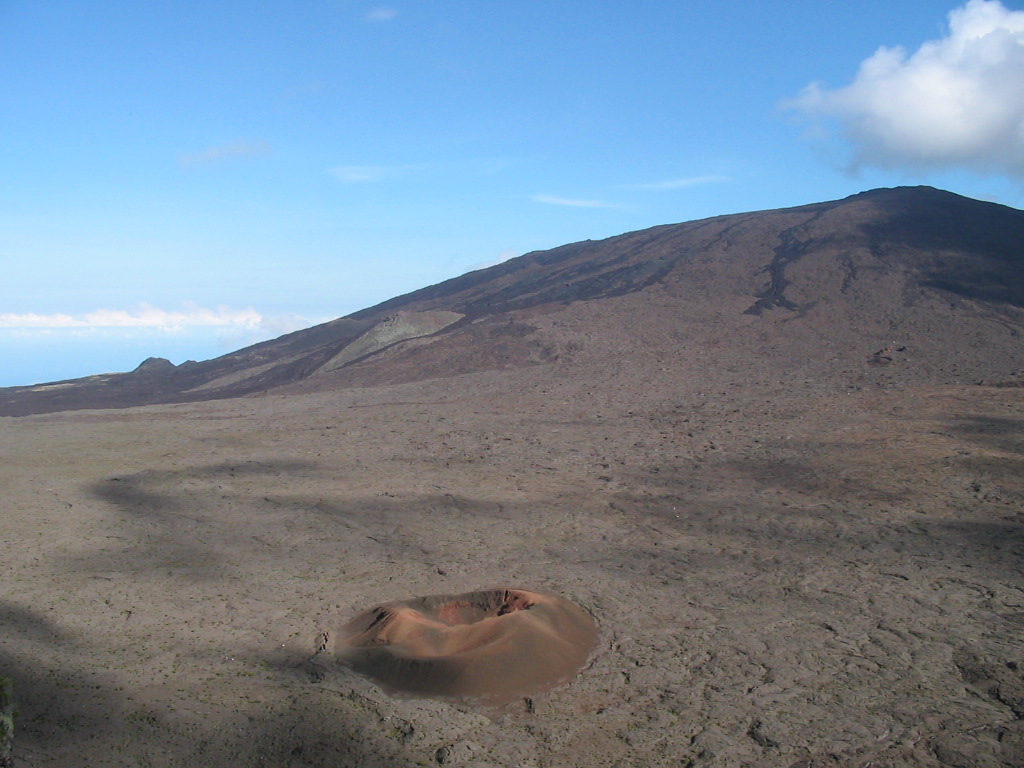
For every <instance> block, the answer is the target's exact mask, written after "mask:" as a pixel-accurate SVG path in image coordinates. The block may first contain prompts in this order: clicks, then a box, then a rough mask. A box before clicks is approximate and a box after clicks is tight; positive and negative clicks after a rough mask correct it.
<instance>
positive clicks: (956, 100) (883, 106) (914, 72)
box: [786, 0, 1024, 175]
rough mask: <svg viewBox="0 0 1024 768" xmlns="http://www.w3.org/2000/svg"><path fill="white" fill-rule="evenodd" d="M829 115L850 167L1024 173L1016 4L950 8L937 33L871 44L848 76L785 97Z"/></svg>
mask: <svg viewBox="0 0 1024 768" xmlns="http://www.w3.org/2000/svg"><path fill="white" fill-rule="evenodd" d="M786 106H788V107H793V108H796V109H798V110H801V111H802V112H804V113H806V114H807V115H809V116H810V117H811V118H813V119H815V120H818V121H819V123H818V125H817V126H816V129H815V131H814V132H813V133H812V135H814V136H817V137H819V138H821V137H824V136H827V135H828V132H827V130H826V129H825V126H824V125H822V124H821V123H820V120H821V119H825V120H834V121H836V122H837V123H838V125H839V126H840V128H841V131H842V134H843V135H844V136H845V138H846V139H847V140H848V141H849V142H850V145H851V149H852V157H851V163H850V164H851V166H852V167H853V168H856V167H857V166H859V165H874V166H881V167H911V168H922V169H929V168H934V169H938V168H954V167H958V168H968V169H973V170H976V171H984V172H996V173H1005V174H1010V175H1024V11H1010V10H1008V9H1007V8H1006V7H1004V6H1003V5H1002V3H1000V2H998V1H997V0H969V2H967V3H966V4H965V5H963V6H962V7H960V8H958V9H956V10H954V11H952V12H951V13H950V14H949V29H948V33H947V35H946V36H945V37H943V38H941V39H939V40H933V41H929V42H926V43H924V44H923V45H922V46H921V47H920V48H919V49H918V50H917V51H916V52H914V53H912V54H909V55H908V53H907V51H906V50H904V49H903V48H899V47H897V48H887V47H882V48H879V49H878V51H876V52H875V54H874V55H873V56H871V57H870V58H868V59H867V60H865V61H864V62H863V63H862V64H861V66H860V69H859V71H858V73H857V76H856V78H855V79H854V81H853V83H851V84H850V85H848V86H846V87H844V88H838V89H835V90H830V89H828V88H825V87H824V86H822V85H821V84H819V83H812V84H811V85H809V86H807V88H805V89H804V90H803V92H802V93H801V94H800V96H799V97H797V98H796V99H794V100H792V101H790V102H787V104H786Z"/></svg>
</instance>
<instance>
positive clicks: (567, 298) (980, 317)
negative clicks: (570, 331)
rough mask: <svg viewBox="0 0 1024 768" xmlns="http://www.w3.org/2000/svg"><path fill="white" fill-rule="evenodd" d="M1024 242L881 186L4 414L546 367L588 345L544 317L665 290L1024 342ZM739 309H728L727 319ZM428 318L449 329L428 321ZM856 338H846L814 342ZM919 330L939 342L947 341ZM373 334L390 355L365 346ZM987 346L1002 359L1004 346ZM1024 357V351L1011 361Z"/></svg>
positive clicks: (1013, 227) (1021, 233)
mask: <svg viewBox="0 0 1024 768" xmlns="http://www.w3.org/2000/svg"><path fill="white" fill-rule="evenodd" d="M1021 242H1024V212H1021V211H1018V210H1016V209H1012V208H1008V207H1005V206H1001V205H998V204H995V203H987V202H982V201H978V200H972V199H970V198H965V197H961V196H959V195H955V194H953V193H950V192H945V191H942V190H937V189H934V188H931V187H897V188H892V189H876V190H869V191H866V192H861V193H858V194H856V195H852V196H850V197H847V198H844V199H842V200H835V201H827V202H821V203H811V204H808V205H803V206H798V207H794V208H782V209H771V210H765V211H756V212H750V213H738V214H726V215H721V216H715V217H710V218H706V219H700V220H695V221H689V222H682V223H678V224H665V225H659V226H655V227H651V228H647V229H643V230H637V231H633V232H627V233H623V234H621V235H616V236H614V237H610V238H606V239H603V240H596V241H592V240H584V241H580V242H577V243H569V244H566V245H563V246H559V247H556V248H553V249H550V250H545V251H534V252H530V253H527V254H524V255H522V256H519V257H516V258H514V259H510V260H509V261H507V262H504V263H502V264H499V265H495V266H492V267H489V268H485V269H482V270H476V271H473V272H469V273H466V274H464V275H460V276H458V277H455V278H452V279H450V280H446V281H443V282H441V283H438V284H436V285H432V286H427V287H424V288H422V289H419V290H417V291H413V292H411V293H408V294H404V295H402V296H397V297H395V298H393V299H389V300H387V301H384V302H381V303H380V304H377V305H375V306H372V307H368V308H366V309H363V310H359V311H357V312H354V313H352V314H350V315H347V316H345V317H342V318H338V319H336V320H332V321H329V322H327V323H323V324H321V325H317V326H314V327H312V328H307V329H304V330H300V331H296V332H294V333H291V334H287V335H285V336H281V337H279V338H277V339H272V340H269V341H265V342H261V343H259V344H255V345H252V346H250V347H246V348H244V349H240V350H237V351H235V352H232V353H229V354H227V355H223V356H221V357H219V358H215V359H213V360H208V361H202V362H189V363H186V364H182V365H180V366H171V365H170V364H169V363H167V364H164V363H156V362H150V361H146V363H144V364H143V365H141V366H140V368H139V369H137V370H136V371H134V372H131V373H124V374H104V375H100V376H90V377H86V378H83V379H76V380H69V381H64V382H52V383H48V384H43V385H36V386H34V387H11V388H5V389H0V415H8V416H11V415H27V414H29V413H43V412H51V411H60V410H68V409H78V408H97V407H98V408H110V407H128V406H134V405H145V404H156V403H173V402H186V401H193V400H200V399H215V398H224V397H238V396H245V395H252V394H257V393H260V392H265V391H270V390H276V389H278V388H281V387H285V388H287V389H288V391H309V390H315V389H320V388H330V387H346V386H367V385H378V384H384V383H395V382H399V381H412V380H416V379H417V378H434V377H438V376H455V375H460V374H464V373H470V372H473V371H481V370H489V369H499V370H500V369H515V368H521V367H528V366H533V365H542V364H550V363H555V362H558V361H564V360H565V359H566V357H567V355H568V356H569V357H571V356H572V353H573V352H574V351H575V350H576V349H577V347H578V346H579V342H577V341H576V340H574V339H573V338H570V337H569V336H567V335H566V334H564V333H562V332H559V331H556V330H553V329H552V328H546V329H544V328H542V327H541V325H543V324H541V325H538V323H537V322H536V320H535V318H537V317H540V316H543V315H548V314H551V313H558V312H562V311H564V310H565V309H566V308H568V307H571V306H573V305H577V304H588V303H595V306H597V305H600V306H601V307H605V308H608V312H609V313H611V312H613V311H618V310H612V309H611V308H612V307H613V306H618V304H615V303H614V302H612V301H611V300H622V299H624V298H625V297H630V296H634V297H635V296H637V295H641V296H649V295H653V294H651V292H652V291H653V292H655V293H657V294H658V295H661V294H664V293H669V294H673V295H675V296H676V297H677V298H678V300H679V304H678V306H668V305H667V306H666V308H665V309H664V311H663V313H662V316H660V317H659V318H655V319H652V324H654V325H657V324H667V325H674V324H677V323H678V322H679V320H680V317H681V316H682V314H685V313H686V312H688V311H689V309H690V308H691V307H695V306H697V305H703V304H705V303H706V304H707V307H708V309H707V311H708V312H710V313H714V314H715V316H716V319H715V322H716V323H717V324H719V325H720V326H721V327H731V326H732V325H735V327H736V329H737V333H740V334H746V333H748V329H749V327H750V325H749V324H750V323H755V324H756V323H758V322H761V323H763V324H764V328H763V332H765V333H768V332H769V330H770V332H771V333H781V332H782V331H781V330H780V329H779V328H778V327H776V326H777V325H778V323H777V322H776V321H777V320H778V317H779V316H782V317H785V318H787V319H790V320H796V319H801V321H802V322H804V323H807V324H817V325H816V326H815V327H819V328H821V329H824V328H825V327H826V326H827V325H828V324H829V323H834V322H836V321H834V320H830V319H829V318H828V316H827V313H823V312H822V307H826V306H829V307H833V308H834V310H835V312H837V313H838V314H841V315H843V317H845V318H846V321H845V322H847V324H851V325H853V326H865V327H866V326H872V327H873V326H875V325H878V317H881V316H882V315H884V314H886V313H888V315H891V316H892V320H891V323H895V325H896V326H899V324H900V322H903V321H902V320H900V319H899V318H900V317H903V316H904V315H905V316H907V317H909V316H910V315H915V313H916V315H915V316H917V315H920V317H919V318H918V319H916V320H915V321H914V322H916V323H918V325H921V324H924V325H921V327H922V328H924V327H925V326H929V324H931V325H935V324H939V325H941V324H942V322H953V320H952V319H951V318H954V317H956V318H959V320H958V323H957V324H958V325H963V319H964V318H967V317H970V318H972V320H971V323H969V324H974V325H976V324H977V323H978V322H981V323H983V324H984V323H995V324H997V325H1001V326H1002V327H1003V328H1004V329H1006V331H1007V333H1009V334H1010V336H1012V337H1015V334H1019V333H1020V331H1021V330H1022V329H1024V269H1022V266H1024V255H1022V252H1021V250H1020V248H1019V246H1018V244H1019V243H1021ZM707 299H710V300H708V301H706V300H707ZM936 300H938V304H935V306H931V304H929V302H932V303H934V302H935V301H936ZM943 302H945V303H946V304H948V305H949V306H947V307H946V308H945V309H942V308H941V306H940V305H941V304H942V303H943ZM620 303H621V302H620ZM627 303H629V302H627ZM633 303H637V302H636V301H634V302H633ZM926 305H928V306H929V307H931V308H930V309H928V310H927V311H926V310H925V306H926ZM638 306H640V309H634V310H631V311H638V312H640V313H643V312H644V311H645V310H644V308H643V302H639V304H638ZM726 306H728V307H729V311H728V313H727V314H725V315H721V316H719V314H720V313H719V310H720V308H723V307H726ZM929 312H930V313H931V314H930V315H929V314H928V313H929ZM943 312H945V315H943ZM420 313H424V314H420ZM430 313H435V314H434V316H435V317H440V316H443V317H445V318H447V319H446V320H445V321H444V322H442V323H440V324H431V323H424V322H420V321H418V320H417V319H416V318H417V317H418V316H419V317H422V318H424V319H426V318H428V317H429V316H430ZM437 313H441V314H440V315H438V314H437ZM681 313H682V314H681ZM780 313H781V315H780ZM872 313H874V316H875V317H874V319H872V317H873V314H872ZM951 313H952V314H951ZM399 314H402V316H403V317H404V318H405V319H404V321H403V328H407V330H405V331H398V332H396V331H395V330H394V328H393V327H392V328H391V329H390V330H388V331H387V333H384V332H383V330H382V327H381V324H382V323H389V322H390V323H392V326H394V320H393V318H394V317H396V316H397V315H399ZM592 314H595V313H592ZM925 315H928V318H925ZM837 316H838V315H837ZM940 316H943V317H946V320H945V321H940V319H939V318H940ZM709 317H710V315H709ZM744 318H746V319H744ZM689 322H690V323H691V325H692V324H694V323H696V324H703V320H702V316H700V315H699V314H698V315H694V316H690V317H689ZM616 323H620V320H617V319H616V317H614V316H613V315H612V314H607V315H606V316H605V317H603V318H602V317H600V312H597V313H596V314H595V319H594V320H593V321H592V322H591V326H592V328H591V330H588V331H587V334H588V338H591V340H593V338H596V336H599V335H600V334H601V333H602V330H601V328H602V326H607V328H608V329H612V328H613V327H614V326H615V325H616ZM883 324H884V323H883ZM435 325H437V327H435ZM974 325H971V327H972V328H973V327H974ZM421 327H422V332H420V330H417V329H420V328H421ZM929 327H930V326H929ZM986 327H987V326H986ZM375 329H376V330H375ZM408 329H411V330H408ZM790 330H792V326H790ZM608 332H609V333H612V331H611V330H609V331H608ZM849 332H850V331H849V329H842V328H839V327H836V328H834V329H833V330H832V331H822V332H821V333H820V334H818V335H819V336H822V337H827V336H828V334H829V333H835V334H836V336H837V338H838V337H839V336H842V335H843V334H847V335H848V334H849ZM971 332H972V333H975V334H976V335H980V336H986V334H988V331H985V330H984V329H982V330H977V329H975V330H972V331H971ZM921 333H922V334H923V335H924V336H928V338H929V339H930V340H929V341H928V344H931V345H932V346H934V344H933V341H934V338H936V333H938V328H933V329H932V330H931V331H927V332H925V331H923V330H922V331H921ZM374 334H376V335H377V336H379V337H380V338H381V339H385V340H386V343H377V342H373V343H370V342H369V341H366V340H367V339H370V338H371V337H374ZM382 334H383V335H382ZM389 334H390V335H389ZM929 334H931V336H929ZM613 335H614V334H613ZM360 339H364V341H363V346H362V347H360V346H359V344H357V342H358V341H359V340H360ZM588 343H590V342H588ZM845 343H847V344H849V342H845ZM985 344H988V345H989V346H993V345H994V348H1000V345H1003V346H1005V342H1004V341H1002V340H1000V341H998V343H996V342H991V343H990V342H988V341H986V342H985ZM346 350H349V351H348V352H347V353H346ZM992 355H996V352H995V351H992V354H990V355H989V357H992ZM1015 360H1016V358H1015V357H1014V356H1013V355H1012V354H1011V355H1010V356H1009V358H1007V360H1005V361H1004V362H1006V363H1010V362H1011V361H1015ZM331 361H334V363H333V364H332V363H331ZM332 365H333V368H332ZM931 365H932V366H933V367H935V365H936V364H935V363H932V364H931ZM1015 365H1016V363H1015V362H1013V363H1012V364H1010V365H1002V367H1000V366H999V365H995V364H994V363H986V364H985V366H981V367H982V368H985V370H983V371H982V370H979V371H978V374H979V375H978V376H975V377H974V378H975V379H977V378H991V377H993V376H995V377H997V378H998V377H1004V378H1005V377H1007V376H1011V375H1013V374H1014V373H1015V370H1011V369H1012V368H1014V366H1015ZM1022 365H1024V362H1022ZM986 366H987V367H986ZM990 369H991V370H990ZM953 378H955V377H953Z"/></svg>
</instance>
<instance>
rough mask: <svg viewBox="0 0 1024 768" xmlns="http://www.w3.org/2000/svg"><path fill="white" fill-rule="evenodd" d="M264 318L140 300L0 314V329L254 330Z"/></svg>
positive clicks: (243, 311)
mask: <svg viewBox="0 0 1024 768" xmlns="http://www.w3.org/2000/svg"><path fill="white" fill-rule="evenodd" d="M264 321H265V319H264V317H263V316H262V315H261V314H260V313H259V312H257V311H256V310H255V309H252V308H248V309H231V308H229V307H217V308H216V309H210V308H206V307H200V306H198V305H197V304H193V303H185V304H183V305H182V309H180V310H166V309H161V308H159V307H154V306H152V305H150V304H146V303H140V304H139V305H138V306H137V307H136V308H135V309H97V310H94V311H92V312H86V313H84V314H79V315H70V314H64V313H54V314H40V313H32V312H29V313H24V314H17V313H10V312H8V313H0V328H8V329H15V328H16V329H69V330H70V329H85V328H149V329H154V330H161V331H177V330H181V329H184V328H199V327H206V328H240V329H255V328H258V327H260V325H261V324H263V323H264Z"/></svg>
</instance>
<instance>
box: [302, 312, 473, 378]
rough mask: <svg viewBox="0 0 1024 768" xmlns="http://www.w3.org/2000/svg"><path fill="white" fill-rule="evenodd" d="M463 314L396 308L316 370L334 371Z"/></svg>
mask: <svg viewBox="0 0 1024 768" xmlns="http://www.w3.org/2000/svg"><path fill="white" fill-rule="evenodd" d="M463 317H464V315H462V314H460V313H458V312H446V311H443V310H437V311H428V312H397V313H395V314H394V315H391V316H390V317H388V318H386V319H384V320H382V321H381V322H379V323H377V324H376V325H375V326H373V328H371V329H370V330H368V331H367V332H366V333H364V334H363V335H362V336H360V337H359V338H358V339H356V340H355V341H353V342H352V343H351V344H349V345H348V346H346V347H345V348H344V349H343V350H341V352H339V353H338V354H336V355H335V356H334V357H332V358H331V359H330V360H328V361H327V362H326V363H324V364H323V365H322V366H320V368H319V369H317V373H324V372H326V371H334V370H337V369H338V368H341V367H343V366H345V365H347V364H348V363H351V362H352V361H353V360H357V359H359V358H360V357H363V356H365V355H369V354H371V353H373V352H376V351H378V350H381V349H384V347H388V346H391V345H392V344H395V343H397V342H399V341H405V340H406V339H415V338H418V337H420V336H429V335H430V334H432V333H437V332H438V331H440V330H443V329H444V328H447V327H448V326H449V325H452V324H453V323H456V322H458V321H459V320H461V319H462V318H463Z"/></svg>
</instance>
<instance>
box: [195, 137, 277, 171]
mask: <svg viewBox="0 0 1024 768" xmlns="http://www.w3.org/2000/svg"><path fill="white" fill-rule="evenodd" d="M271 151H272V149H271V146H270V144H269V143H268V142H266V141H233V142H230V143H228V144H219V145H217V146H215V147H207V148H206V149H203V150H199V151H198V152H184V153H182V154H181V155H180V156H179V158H178V159H179V161H180V162H181V164H182V165H183V166H185V167H186V168H192V167H196V166H201V165H215V164H217V163H220V162H222V161H224V160H228V159H231V158H239V157H263V156H265V155H269V154H270V153H271Z"/></svg>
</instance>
